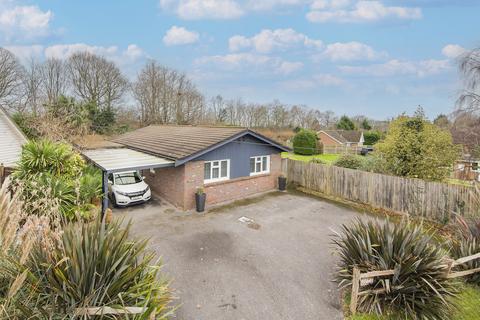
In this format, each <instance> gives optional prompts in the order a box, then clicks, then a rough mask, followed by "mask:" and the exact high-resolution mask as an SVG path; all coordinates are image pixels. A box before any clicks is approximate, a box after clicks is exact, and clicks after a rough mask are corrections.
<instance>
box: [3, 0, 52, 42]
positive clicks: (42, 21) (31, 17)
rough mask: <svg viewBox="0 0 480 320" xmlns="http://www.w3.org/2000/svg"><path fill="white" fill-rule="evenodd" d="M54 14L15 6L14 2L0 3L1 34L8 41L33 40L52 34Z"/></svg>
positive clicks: (33, 8) (35, 7)
mask: <svg viewBox="0 0 480 320" xmlns="http://www.w3.org/2000/svg"><path fill="white" fill-rule="evenodd" d="M52 19H53V13H52V12H51V11H50V10H48V11H42V10H41V9H40V8H39V7H38V6H34V5H31V6H21V5H14V1H3V2H0V33H1V34H2V35H3V37H4V38H5V39H6V41H8V42H10V41H18V40H31V39H34V38H38V37H44V36H47V35H49V34H50V22H51V20H52Z"/></svg>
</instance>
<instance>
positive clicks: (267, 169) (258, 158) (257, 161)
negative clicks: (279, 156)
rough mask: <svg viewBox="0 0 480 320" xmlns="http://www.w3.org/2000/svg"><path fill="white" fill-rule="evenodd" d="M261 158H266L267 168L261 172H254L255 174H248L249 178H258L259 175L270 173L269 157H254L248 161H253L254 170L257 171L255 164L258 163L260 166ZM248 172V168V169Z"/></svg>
mask: <svg viewBox="0 0 480 320" xmlns="http://www.w3.org/2000/svg"><path fill="white" fill-rule="evenodd" d="M263 158H267V168H266V169H265V170H262V171H258V172H257V171H255V172H250V176H258V175H260V174H269V173H270V156H269V155H264V156H256V157H250V159H249V161H250V160H251V159H255V166H254V168H255V170H257V163H260V166H261V165H262V161H263ZM249 167H250V162H249ZM249 170H250V168H249Z"/></svg>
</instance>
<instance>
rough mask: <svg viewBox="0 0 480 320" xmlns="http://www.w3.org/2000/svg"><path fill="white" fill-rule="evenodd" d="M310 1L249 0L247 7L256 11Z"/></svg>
mask: <svg viewBox="0 0 480 320" xmlns="http://www.w3.org/2000/svg"><path fill="white" fill-rule="evenodd" d="M308 2H310V1H309V0H261V1H258V0H249V1H248V2H247V4H246V7H247V8H248V9H250V10H254V11H264V10H271V9H274V8H278V7H292V6H298V5H302V4H306V3H308Z"/></svg>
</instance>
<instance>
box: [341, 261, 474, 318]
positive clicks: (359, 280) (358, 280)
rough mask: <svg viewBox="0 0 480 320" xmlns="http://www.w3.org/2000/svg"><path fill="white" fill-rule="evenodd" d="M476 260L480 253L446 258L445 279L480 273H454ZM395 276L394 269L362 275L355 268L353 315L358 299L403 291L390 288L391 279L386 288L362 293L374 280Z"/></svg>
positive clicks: (351, 308)
mask: <svg viewBox="0 0 480 320" xmlns="http://www.w3.org/2000/svg"><path fill="white" fill-rule="evenodd" d="M476 259H480V252H479V253H477V254H474V255H471V256H468V257H463V258H460V259H457V260H453V259H450V258H445V261H446V264H445V265H444V268H445V277H446V278H448V279H452V278H458V277H465V276H468V275H471V274H474V273H477V272H480V268H474V269H469V270H463V271H452V268H453V267H455V266H458V265H461V264H464V263H467V262H469V261H472V260H476ZM393 275H395V270H393V269H389V270H379V271H370V272H365V273H360V269H358V268H357V267H354V268H353V274H352V297H351V300H350V312H351V313H352V314H355V313H356V312H357V305H358V297H360V296H364V295H368V294H381V293H388V292H389V291H391V290H398V289H401V288H402V287H401V286H392V287H390V282H389V279H385V284H386V287H385V288H380V289H371V290H364V291H360V289H361V287H362V286H365V285H368V284H371V282H373V279H374V278H378V277H391V276H393Z"/></svg>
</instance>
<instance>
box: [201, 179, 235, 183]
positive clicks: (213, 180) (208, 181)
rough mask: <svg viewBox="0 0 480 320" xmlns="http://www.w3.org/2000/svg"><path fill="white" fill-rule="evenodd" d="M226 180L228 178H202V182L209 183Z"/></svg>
mask: <svg viewBox="0 0 480 320" xmlns="http://www.w3.org/2000/svg"><path fill="white" fill-rule="evenodd" d="M228 180H230V178H218V179H208V180H203V183H204V184H209V183H215V182H222V181H228Z"/></svg>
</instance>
